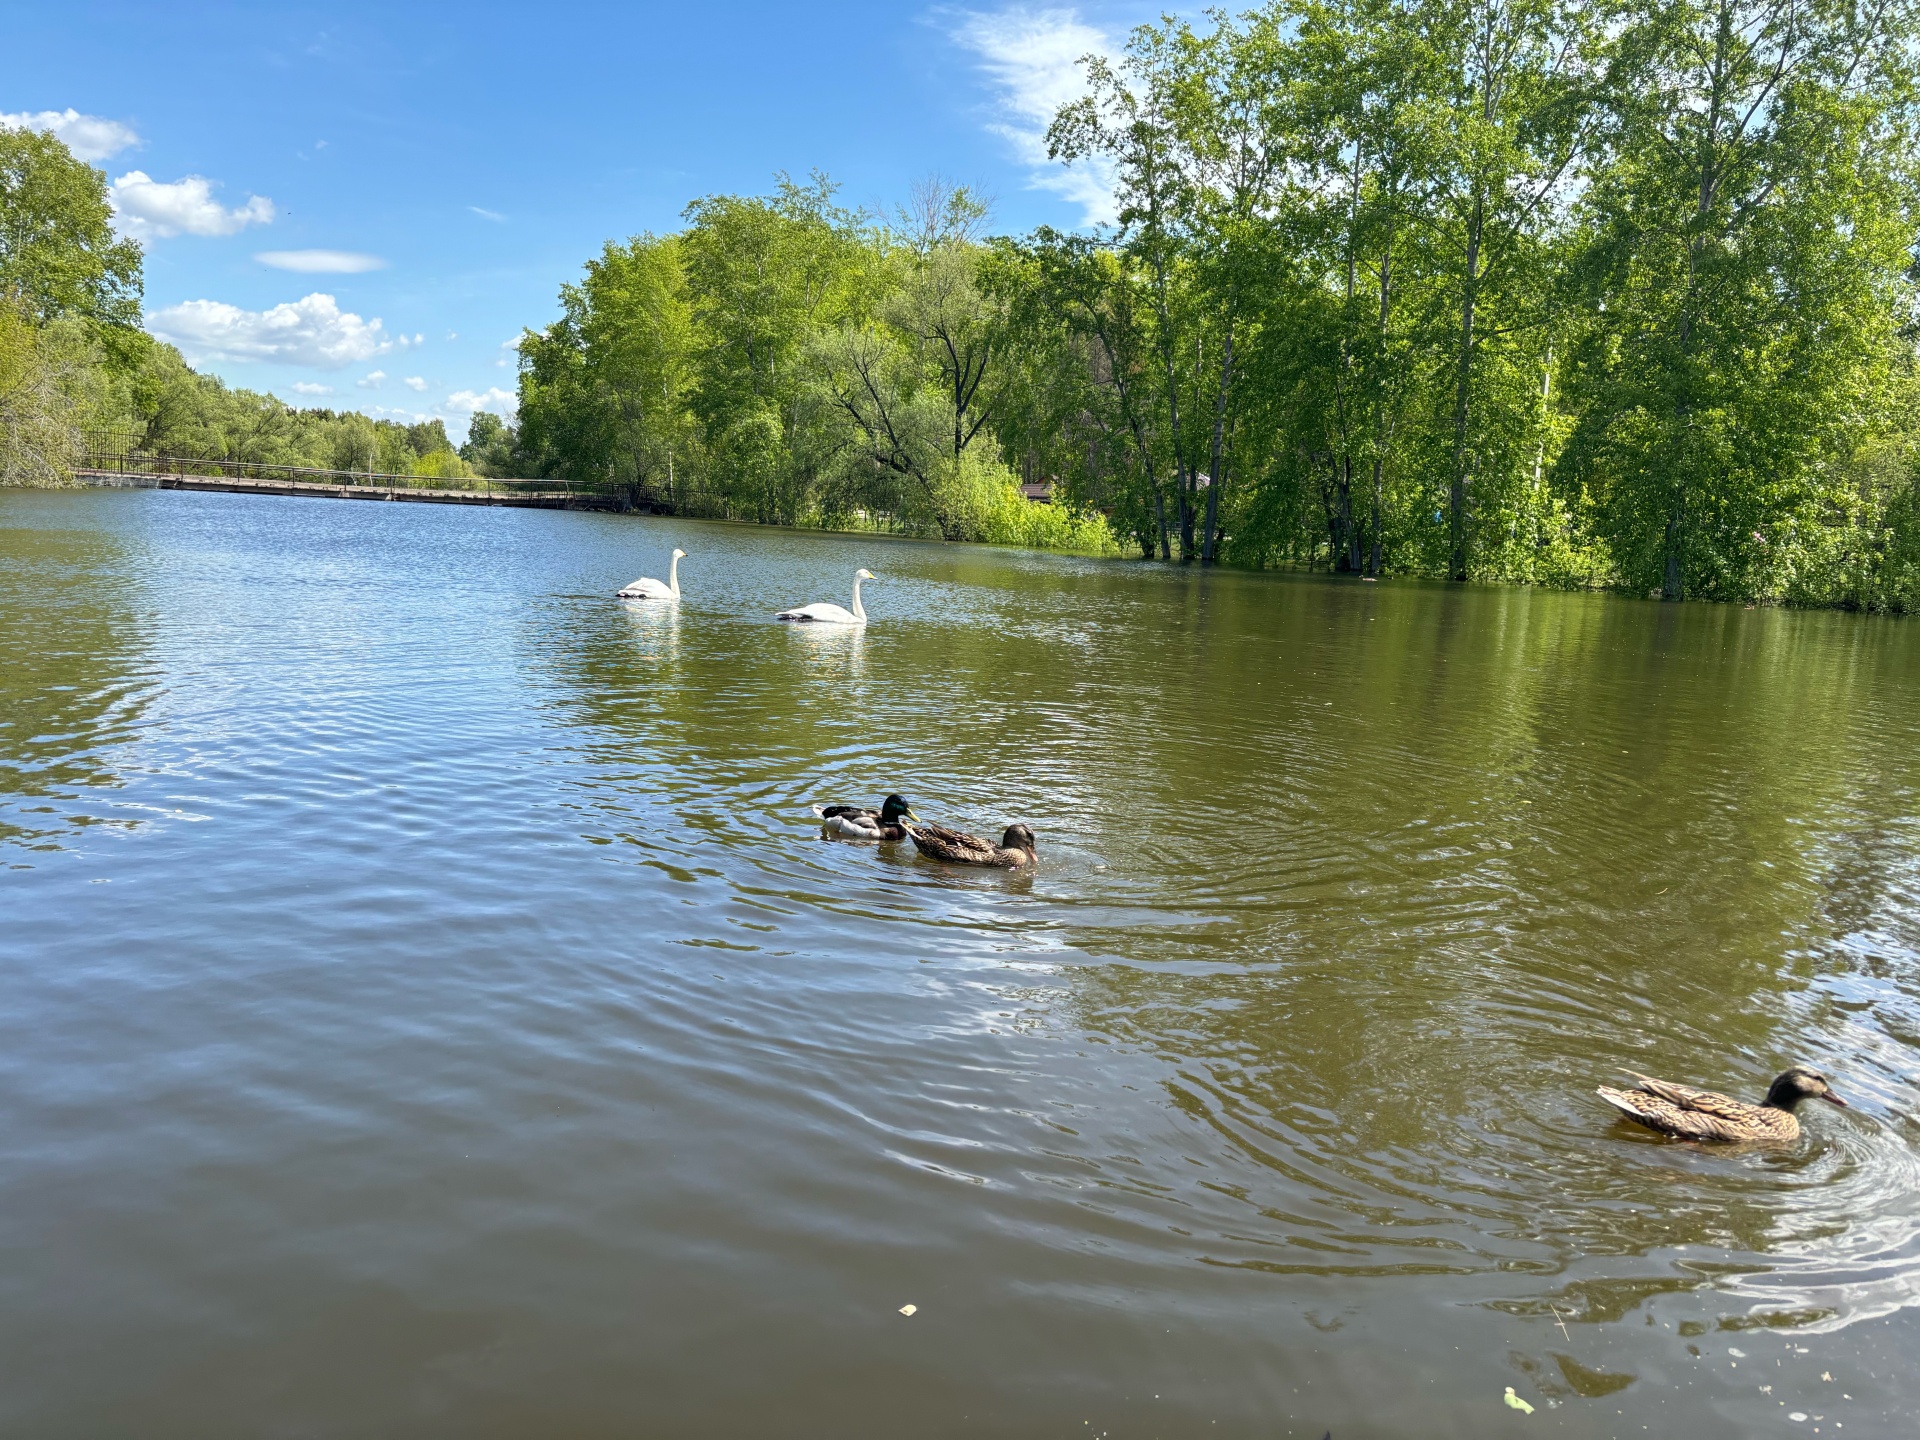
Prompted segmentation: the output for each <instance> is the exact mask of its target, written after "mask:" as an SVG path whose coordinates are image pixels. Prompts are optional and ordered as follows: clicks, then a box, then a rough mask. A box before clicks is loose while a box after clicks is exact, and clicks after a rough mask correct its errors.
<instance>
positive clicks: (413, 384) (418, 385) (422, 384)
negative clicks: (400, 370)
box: [400, 375, 427, 390]
mask: <svg viewBox="0 0 1920 1440" xmlns="http://www.w3.org/2000/svg"><path fill="white" fill-rule="evenodd" d="M400 383H401V384H402V385H404V386H406V387H407V388H408V389H409V390H424V389H426V388H427V382H426V381H425V380H422V379H421V378H420V377H419V376H418V375H409V376H407V378H406V379H404V380H402V381H401V382H400Z"/></svg>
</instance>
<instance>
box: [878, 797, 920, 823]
mask: <svg viewBox="0 0 1920 1440" xmlns="http://www.w3.org/2000/svg"><path fill="white" fill-rule="evenodd" d="M902 815H904V816H906V817H907V819H909V820H918V819H919V818H920V817H919V816H918V815H916V814H914V813H913V807H912V806H911V805H909V804H907V800H906V797H905V796H904V795H889V796H887V798H886V799H885V800H883V801H881V802H880V819H881V820H882V821H883V822H884V823H885V824H888V825H891V824H893V823H894V822H895V821H897V820H898V819H899V818H900V817H901V816H902Z"/></svg>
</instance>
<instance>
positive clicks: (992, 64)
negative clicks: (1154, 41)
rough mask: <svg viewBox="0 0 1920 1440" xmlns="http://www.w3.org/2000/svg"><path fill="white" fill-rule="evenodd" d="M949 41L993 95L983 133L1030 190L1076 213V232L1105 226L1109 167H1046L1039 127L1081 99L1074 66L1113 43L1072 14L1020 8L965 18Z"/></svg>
mask: <svg viewBox="0 0 1920 1440" xmlns="http://www.w3.org/2000/svg"><path fill="white" fill-rule="evenodd" d="M953 38H954V40H955V41H957V42H958V43H959V44H961V45H963V46H964V47H966V48H967V49H968V50H971V51H972V52H973V53H974V54H975V55H976V56H978V57H979V61H980V69H981V70H982V71H983V72H984V73H985V74H986V77H987V79H988V80H989V81H990V82H991V83H992V85H993V87H994V89H995V90H996V91H997V92H998V94H997V96H996V109H997V111H998V118H997V119H995V120H994V121H992V122H991V123H990V124H989V125H988V127H987V128H988V129H989V130H991V131H993V133H994V134H996V135H999V136H1000V137H1001V138H1002V139H1004V140H1006V141H1007V142H1008V144H1009V145H1011V146H1012V147H1013V152H1014V155H1015V157H1016V158H1017V159H1018V160H1019V161H1020V163H1021V164H1023V165H1025V166H1027V167H1028V169H1029V170H1031V171H1032V172H1033V178H1032V181H1031V183H1032V185H1033V186H1034V187H1035V188H1036V189H1041V190H1051V191H1053V192H1054V193H1055V194H1057V195H1059V196H1061V197H1062V198H1063V199H1065V200H1068V201H1069V202H1071V203H1073V204H1075V205H1078V206H1079V207H1080V209H1081V218H1082V222H1083V223H1084V224H1087V225H1107V224H1112V223H1113V221H1114V220H1115V218H1116V207H1115V205H1114V202H1113V182H1114V174H1113V166H1112V164H1111V163H1110V162H1108V161H1105V160H1091V161H1089V160H1082V161H1079V162H1078V163H1076V164H1074V165H1061V164H1059V163H1058V162H1056V161H1053V160H1049V159H1048V158H1047V127H1048V126H1049V125H1051V124H1052V123H1053V117H1054V115H1055V114H1056V113H1057V112H1058V111H1059V109H1060V107H1061V106H1062V105H1065V104H1067V103H1068V102H1069V101H1073V100H1077V99H1079V98H1080V96H1082V95H1083V94H1085V93H1086V72H1085V70H1084V69H1083V68H1082V66H1081V64H1080V58H1081V57H1082V56H1083V55H1087V54H1089V53H1099V52H1110V51H1112V50H1113V49H1114V48H1115V47H1114V45H1113V42H1112V41H1111V40H1109V39H1108V37H1107V36H1106V35H1105V34H1103V33H1102V32H1100V31H1099V30H1096V29H1094V27H1093V26H1091V25H1088V24H1086V23H1085V22H1084V21H1082V20H1081V19H1080V16H1079V13H1078V12H1077V11H1074V10H1028V9H1024V8H1014V9H1010V10H1001V11H997V12H995V13H992V14H980V13H970V14H967V15H965V16H964V17H963V18H962V21H961V23H960V25H959V26H958V28H956V29H955V30H954V31H953Z"/></svg>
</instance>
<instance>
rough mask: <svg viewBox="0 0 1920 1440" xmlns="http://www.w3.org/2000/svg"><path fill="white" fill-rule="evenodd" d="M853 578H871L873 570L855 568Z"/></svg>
mask: <svg viewBox="0 0 1920 1440" xmlns="http://www.w3.org/2000/svg"><path fill="white" fill-rule="evenodd" d="M853 578H854V579H856V580H871V579H873V571H871V570H856V571H854V572H853Z"/></svg>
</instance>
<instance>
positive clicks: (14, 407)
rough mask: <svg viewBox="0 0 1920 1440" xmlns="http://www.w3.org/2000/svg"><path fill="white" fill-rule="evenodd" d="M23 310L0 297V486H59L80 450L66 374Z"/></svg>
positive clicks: (47, 337)
mask: <svg viewBox="0 0 1920 1440" xmlns="http://www.w3.org/2000/svg"><path fill="white" fill-rule="evenodd" d="M61 360H62V357H61V356H60V355H59V353H58V349H57V346H56V345H55V343H54V339H53V336H52V335H51V334H50V333H49V332H48V331H46V330H45V329H44V328H42V327H40V326H38V325H35V324H34V323H33V317H32V315H31V314H30V312H29V311H28V310H27V307H26V306H25V305H24V304H23V303H21V302H20V301H18V300H15V299H11V298H5V297H0V485H65V484H71V483H72V480H73V466H74V461H75V460H76V458H77V457H78V455H79V452H80V446H81V434H80V428H79V426H78V425H77V424H76V423H75V406H74V403H73V396H72V394H71V386H70V377H71V370H70V368H69V367H67V366H64V365H63V364H62V363H61Z"/></svg>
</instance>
